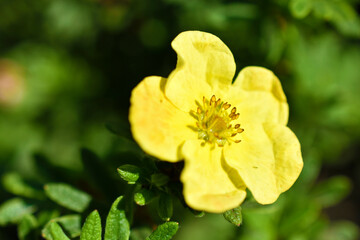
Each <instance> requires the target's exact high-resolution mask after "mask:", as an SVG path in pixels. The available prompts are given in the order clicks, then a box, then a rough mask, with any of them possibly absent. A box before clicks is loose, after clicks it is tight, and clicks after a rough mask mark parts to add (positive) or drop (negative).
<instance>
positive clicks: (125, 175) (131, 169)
mask: <svg viewBox="0 0 360 240" xmlns="http://www.w3.org/2000/svg"><path fill="white" fill-rule="evenodd" d="M117 171H118V173H119V175H120V177H121V178H122V179H123V180H125V181H126V182H128V183H129V184H135V183H136V181H138V180H139V178H140V173H141V170H140V168H138V167H137V166H134V165H130V164H125V165H122V166H121V167H119V168H118V169H117Z"/></svg>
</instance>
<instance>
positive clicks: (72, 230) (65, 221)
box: [42, 214, 81, 240]
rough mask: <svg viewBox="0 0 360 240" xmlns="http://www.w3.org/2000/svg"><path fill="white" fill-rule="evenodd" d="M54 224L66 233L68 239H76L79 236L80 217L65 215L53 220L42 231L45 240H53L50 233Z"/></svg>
mask: <svg viewBox="0 0 360 240" xmlns="http://www.w3.org/2000/svg"><path fill="white" fill-rule="evenodd" d="M54 222H56V223H58V224H59V225H60V226H61V227H62V229H63V230H64V231H65V232H66V234H67V235H68V236H69V237H72V238H74V237H78V236H79V235H80V225H81V217H80V215H77V214H75V215H66V216H61V217H58V218H53V219H52V220H51V221H50V222H48V223H47V224H46V225H45V227H44V228H43V229H42V236H43V237H44V238H45V239H47V240H54V239H53V237H52V233H51V226H52V224H53V223H54Z"/></svg>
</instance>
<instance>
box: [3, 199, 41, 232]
mask: <svg viewBox="0 0 360 240" xmlns="http://www.w3.org/2000/svg"><path fill="white" fill-rule="evenodd" d="M34 211H35V207H34V206H33V205H31V204H29V203H26V202H25V201H24V200H23V199H20V198H13V199H10V200H8V201H6V202H4V203H2V204H1V206H0V226H4V225H6V224H9V223H18V222H20V221H21V219H22V218H23V217H24V216H26V215H27V214H31V213H33V212H34Z"/></svg>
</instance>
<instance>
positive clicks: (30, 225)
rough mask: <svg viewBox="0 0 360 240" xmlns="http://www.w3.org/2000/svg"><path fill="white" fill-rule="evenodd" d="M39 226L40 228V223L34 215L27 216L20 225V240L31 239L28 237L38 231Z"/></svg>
mask: <svg viewBox="0 0 360 240" xmlns="http://www.w3.org/2000/svg"><path fill="white" fill-rule="evenodd" d="M37 226H38V222H37V220H36V218H35V217H34V216H33V215H31V214H29V215H25V216H24V217H23V218H22V220H21V222H20V224H19V225H18V236H19V239H20V240H25V239H31V238H27V237H28V236H29V234H30V233H31V232H32V231H33V230H34V229H36V227H37Z"/></svg>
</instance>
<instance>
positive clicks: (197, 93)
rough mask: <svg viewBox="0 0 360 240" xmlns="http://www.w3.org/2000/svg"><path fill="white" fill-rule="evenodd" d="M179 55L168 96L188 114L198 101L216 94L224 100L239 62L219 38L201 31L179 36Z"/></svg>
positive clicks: (171, 76)
mask: <svg viewBox="0 0 360 240" xmlns="http://www.w3.org/2000/svg"><path fill="white" fill-rule="evenodd" d="M171 45H172V47H173V49H174V50H175V51H176V53H177V55H178V62H177V66H176V69H175V70H174V71H173V72H172V73H171V74H170V76H169V78H168V81H167V83H166V86H165V95H166V96H167V97H168V98H169V100H170V101H171V102H172V103H173V104H175V105H176V106H177V107H179V108H180V109H182V110H184V111H190V110H191V109H193V108H194V106H196V105H195V100H196V101H201V100H202V98H203V96H205V97H206V98H210V97H211V96H212V95H213V94H215V95H217V96H220V97H221V93H222V92H226V91H227V89H228V88H229V87H230V86H231V82H232V79H233V77H234V74H235V68H236V67H235V61H234V57H233V55H232V53H231V51H230V50H229V48H228V47H227V46H226V45H225V44H224V43H223V42H222V41H221V40H220V39H219V38H218V37H216V36H214V35H212V34H210V33H204V32H199V31H188V32H183V33H181V34H179V35H178V36H177V37H176V38H175V39H174V41H173V42H172V44H171Z"/></svg>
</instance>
